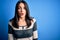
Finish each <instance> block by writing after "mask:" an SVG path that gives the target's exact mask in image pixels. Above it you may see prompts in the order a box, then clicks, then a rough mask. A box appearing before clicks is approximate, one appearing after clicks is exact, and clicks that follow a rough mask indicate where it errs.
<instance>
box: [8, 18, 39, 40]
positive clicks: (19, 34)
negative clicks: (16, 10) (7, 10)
mask: <svg viewBox="0 0 60 40" xmlns="http://www.w3.org/2000/svg"><path fill="white" fill-rule="evenodd" d="M33 21H34V22H32V24H31V26H30V27H28V28H27V27H26V26H23V27H19V28H15V27H14V26H13V25H12V23H11V21H9V24H8V40H38V32H37V25H36V20H35V19H33Z"/></svg>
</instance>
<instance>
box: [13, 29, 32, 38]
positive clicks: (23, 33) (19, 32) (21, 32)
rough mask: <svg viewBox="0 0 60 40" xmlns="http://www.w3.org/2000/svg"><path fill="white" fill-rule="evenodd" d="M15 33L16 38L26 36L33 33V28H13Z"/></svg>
mask: <svg viewBox="0 0 60 40" xmlns="http://www.w3.org/2000/svg"><path fill="white" fill-rule="evenodd" d="M13 35H14V37H15V38H26V37H31V36H32V35H33V29H29V30H13Z"/></svg>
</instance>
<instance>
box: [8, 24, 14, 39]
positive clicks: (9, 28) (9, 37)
mask: <svg viewBox="0 0 60 40" xmlns="http://www.w3.org/2000/svg"><path fill="white" fill-rule="evenodd" d="M12 32H13V30H12V27H11V25H10V24H8V40H14V39H13V33H12Z"/></svg>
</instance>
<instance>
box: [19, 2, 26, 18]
mask: <svg viewBox="0 0 60 40" xmlns="http://www.w3.org/2000/svg"><path fill="white" fill-rule="evenodd" d="M18 15H19V17H25V16H26V9H25V5H24V3H20V4H19V5H18Z"/></svg>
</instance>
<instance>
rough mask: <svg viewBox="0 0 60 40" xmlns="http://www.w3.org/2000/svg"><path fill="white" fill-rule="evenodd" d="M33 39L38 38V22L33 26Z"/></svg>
mask: <svg viewBox="0 0 60 40" xmlns="http://www.w3.org/2000/svg"><path fill="white" fill-rule="evenodd" d="M33 40H38V32H37V24H36V22H35V23H34V26H33Z"/></svg>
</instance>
